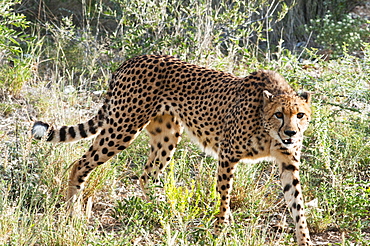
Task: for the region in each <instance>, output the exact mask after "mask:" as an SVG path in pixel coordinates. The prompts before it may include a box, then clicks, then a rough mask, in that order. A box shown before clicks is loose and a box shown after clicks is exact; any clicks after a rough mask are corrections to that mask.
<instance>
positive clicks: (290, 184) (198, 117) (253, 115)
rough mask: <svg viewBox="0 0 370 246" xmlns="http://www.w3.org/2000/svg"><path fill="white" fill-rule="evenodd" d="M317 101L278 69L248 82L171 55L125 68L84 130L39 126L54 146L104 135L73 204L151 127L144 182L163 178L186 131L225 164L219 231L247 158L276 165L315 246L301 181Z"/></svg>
mask: <svg viewBox="0 0 370 246" xmlns="http://www.w3.org/2000/svg"><path fill="white" fill-rule="evenodd" d="M309 103H310V95H309V93H303V94H302V95H298V94H297V93H296V92H295V91H294V90H293V89H292V88H291V87H290V86H289V85H288V84H287V82H286V81H285V80H284V78H283V77H282V76H281V75H279V74H277V73H275V72H273V71H258V72H255V73H252V74H250V75H249V76H247V77H245V78H239V77H235V76H233V75H231V74H228V73H223V72H219V71H215V70H210V69H206V68H202V67H199V66H196V65H192V64H188V63H186V62H183V61H180V60H178V59H176V58H173V57H170V56H141V57H136V58H133V59H130V60H128V61H126V62H125V63H123V64H122V65H121V67H120V68H118V70H117V71H116V72H115V73H114V74H113V76H112V79H111V81H110V83H109V91H108V93H107V99H106V100H105V103H104V105H103V107H102V108H101V109H100V110H99V112H98V114H97V116H95V117H94V118H93V119H92V120H90V121H88V122H86V123H83V124H79V125H76V126H64V127H61V128H59V129H51V128H50V127H49V125H48V124H46V123H43V122H36V123H35V125H34V130H33V133H34V135H35V137H36V138H38V139H40V138H42V137H43V136H45V135H46V136H45V138H46V139H47V141H51V142H52V141H59V142H61V141H62V142H63V141H64V142H66V141H75V140H79V139H81V138H86V137H89V136H92V135H94V134H95V135H96V139H95V141H94V143H93V145H92V146H91V147H90V149H89V150H88V151H87V152H86V154H85V155H83V156H82V158H81V159H80V160H78V161H76V163H75V164H74V166H73V169H72V171H71V174H70V180H69V193H68V198H69V199H71V198H73V197H75V196H76V194H77V192H78V191H80V190H82V188H83V184H84V182H85V180H86V178H87V177H88V175H89V174H90V172H91V171H92V170H93V169H94V168H95V167H96V166H98V165H101V164H103V163H104V162H106V161H107V160H108V159H110V158H111V157H113V156H114V155H116V154H117V153H118V152H120V151H122V150H123V149H125V148H127V147H128V146H129V145H130V143H131V142H132V141H133V140H134V139H135V138H136V136H137V135H138V134H139V133H140V132H141V131H142V130H143V129H145V128H146V129H147V131H148V133H149V135H150V145H151V151H150V155H149V158H148V161H147V163H146V165H145V168H144V173H143V175H142V176H141V179H140V181H141V185H142V188H143V189H145V188H146V186H147V182H148V179H149V178H150V177H151V178H154V179H157V177H158V175H159V174H160V173H161V172H162V171H163V169H164V168H165V167H166V165H167V164H168V163H169V161H170V160H171V158H172V155H173V153H174V151H175V149H176V146H177V144H178V142H179V141H180V139H181V134H182V132H183V130H184V129H185V130H186V131H187V132H188V133H189V135H190V136H192V138H193V139H194V140H196V142H198V143H199V144H200V146H201V147H202V149H204V150H205V151H207V152H208V153H212V154H213V155H214V156H216V157H217V158H218V161H219V165H218V174H217V179H218V184H217V190H218V192H219V193H220V198H221V206H220V213H219V215H218V216H217V218H218V220H217V223H216V230H219V229H220V228H221V226H222V225H223V224H228V223H229V221H230V219H231V212H230V192H231V190H232V183H233V179H234V172H235V169H236V165H237V163H238V162H239V161H240V160H250V161H259V160H262V159H273V160H275V161H276V162H277V163H278V165H279V170H280V174H281V182H282V185H283V189H284V196H285V199H286V201H287V203H288V206H289V207H290V208H291V209H292V214H293V218H294V221H295V224H296V233H297V240H298V243H299V245H310V244H311V243H310V237H309V231H308V228H307V223H306V218H305V215H304V203H303V198H302V190H301V185H300V181H299V163H300V161H299V159H300V155H301V147H302V141H303V132H304V131H305V130H306V128H307V126H308V122H309V120H310V114H311V111H310V108H309Z"/></svg>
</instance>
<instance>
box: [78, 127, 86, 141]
mask: <svg viewBox="0 0 370 246" xmlns="http://www.w3.org/2000/svg"><path fill="white" fill-rule="evenodd" d="M78 130H79V131H80V135H81V137H83V138H86V137H87V134H86V131H85V128H84V125H83V124H78Z"/></svg>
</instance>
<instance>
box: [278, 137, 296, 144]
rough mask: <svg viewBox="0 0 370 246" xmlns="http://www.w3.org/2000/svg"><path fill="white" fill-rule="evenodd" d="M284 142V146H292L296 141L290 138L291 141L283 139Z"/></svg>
mask: <svg viewBox="0 0 370 246" xmlns="http://www.w3.org/2000/svg"><path fill="white" fill-rule="evenodd" d="M281 141H282V142H283V144H286V145H290V144H293V143H294V141H293V139H291V138H289V139H282V140H281Z"/></svg>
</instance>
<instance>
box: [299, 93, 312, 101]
mask: <svg viewBox="0 0 370 246" xmlns="http://www.w3.org/2000/svg"><path fill="white" fill-rule="evenodd" d="M299 97H300V98H302V99H303V100H306V102H307V103H308V104H310V103H311V93H310V92H308V91H304V92H302V93H301V94H300V95H299Z"/></svg>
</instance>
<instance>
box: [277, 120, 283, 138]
mask: <svg viewBox="0 0 370 246" xmlns="http://www.w3.org/2000/svg"><path fill="white" fill-rule="evenodd" d="M282 120H283V123H282V124H281V126H280V128H279V131H278V135H279V137H280V138H281V136H280V131H281V129H282V128H283V126H284V117H283V119H282Z"/></svg>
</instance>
